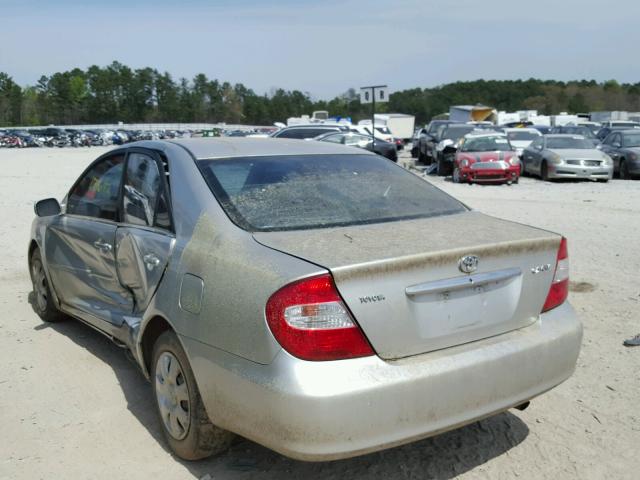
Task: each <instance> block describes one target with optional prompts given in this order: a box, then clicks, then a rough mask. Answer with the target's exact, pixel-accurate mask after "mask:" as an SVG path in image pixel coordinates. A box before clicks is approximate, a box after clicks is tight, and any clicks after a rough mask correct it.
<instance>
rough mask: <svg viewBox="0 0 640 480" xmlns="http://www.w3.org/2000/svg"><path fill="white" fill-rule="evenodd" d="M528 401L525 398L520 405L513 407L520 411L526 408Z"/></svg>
mask: <svg viewBox="0 0 640 480" xmlns="http://www.w3.org/2000/svg"><path fill="white" fill-rule="evenodd" d="M530 403H531V402H530V401H528V400H527V401H526V402H524V403H521V404H520V405H516V406H515V407H513V408H516V409H518V410H520V411H523V410H526V409H527V407H528V406H529V404H530Z"/></svg>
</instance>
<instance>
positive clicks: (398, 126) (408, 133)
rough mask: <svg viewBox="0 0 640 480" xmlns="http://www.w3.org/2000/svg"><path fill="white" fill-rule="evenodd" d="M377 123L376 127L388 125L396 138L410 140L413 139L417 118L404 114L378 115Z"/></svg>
mask: <svg viewBox="0 0 640 480" xmlns="http://www.w3.org/2000/svg"><path fill="white" fill-rule="evenodd" d="M375 122H376V126H377V125H378V124H379V123H380V124H382V125H386V127H387V128H388V129H389V130H390V131H391V134H392V135H393V136H394V137H395V138H402V139H404V140H408V139H410V138H413V130H414V128H415V124H416V117H414V116H413V115H405V114H404V113H376V114H375Z"/></svg>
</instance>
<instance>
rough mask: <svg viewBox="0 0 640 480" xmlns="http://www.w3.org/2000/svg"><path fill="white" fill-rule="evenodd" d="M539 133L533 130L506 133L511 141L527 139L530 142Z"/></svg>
mask: <svg viewBox="0 0 640 480" xmlns="http://www.w3.org/2000/svg"><path fill="white" fill-rule="evenodd" d="M539 136H540V135H539V134H537V133H534V132H527V131H524V132H509V133H507V138H508V139H509V140H511V141H516V142H517V141H521V142H523V141H529V142H532V141H534V140H535V139H536V138H538V137H539Z"/></svg>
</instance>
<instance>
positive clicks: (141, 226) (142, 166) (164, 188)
mask: <svg viewBox="0 0 640 480" xmlns="http://www.w3.org/2000/svg"><path fill="white" fill-rule="evenodd" d="M168 173H169V172H168V165H167V162H166V161H165V160H164V159H163V158H162V157H160V156H159V155H158V154H157V153H155V152H153V151H150V150H146V149H137V148H136V149H131V150H130V151H129V155H128V157H127V167H126V171H125V174H124V181H123V182H124V184H123V189H122V192H123V193H122V207H121V208H122V224H121V225H120V226H118V228H117V231H116V239H115V243H116V266H117V274H118V278H119V280H120V283H121V285H122V286H123V287H124V288H126V289H127V290H128V291H130V292H131V294H132V295H133V314H134V315H138V314H141V313H142V312H144V310H145V309H146V308H147V306H148V305H149V302H150V301H151V298H152V297H153V295H154V293H155V291H156V289H157V288H158V285H159V283H160V280H161V279H162V276H163V274H164V271H165V269H166V266H167V263H168V261H169V256H170V254H171V250H172V247H173V245H174V242H175V236H174V233H173V227H172V217H171V202H170V198H169V181H168Z"/></svg>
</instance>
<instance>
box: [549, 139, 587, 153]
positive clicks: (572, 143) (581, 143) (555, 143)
mask: <svg viewBox="0 0 640 480" xmlns="http://www.w3.org/2000/svg"><path fill="white" fill-rule="evenodd" d="M547 148H555V149H558V150H562V149H569V148H576V149H591V148H593V142H590V141H588V140H585V139H584V138H582V137H548V138H547Z"/></svg>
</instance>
